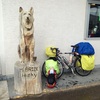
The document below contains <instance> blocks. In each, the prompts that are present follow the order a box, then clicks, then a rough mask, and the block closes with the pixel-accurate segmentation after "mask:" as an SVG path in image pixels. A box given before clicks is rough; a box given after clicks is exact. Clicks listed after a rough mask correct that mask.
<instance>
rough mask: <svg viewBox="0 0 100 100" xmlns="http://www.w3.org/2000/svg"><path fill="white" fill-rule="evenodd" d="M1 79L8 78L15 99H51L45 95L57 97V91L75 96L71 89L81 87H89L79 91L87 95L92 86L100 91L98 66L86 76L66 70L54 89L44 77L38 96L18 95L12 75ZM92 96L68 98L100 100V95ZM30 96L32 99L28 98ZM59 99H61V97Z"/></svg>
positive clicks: (60, 93) (9, 89)
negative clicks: (47, 83) (23, 96)
mask: <svg viewBox="0 0 100 100" xmlns="http://www.w3.org/2000/svg"><path fill="white" fill-rule="evenodd" d="M0 80H1V81H3V80H7V83H8V91H9V97H10V99H11V100H13V99H14V98H19V99H18V100H32V98H35V100H39V98H40V97H41V98H42V99H41V100H50V99H45V97H46V98H47V96H48V97H49V95H50V93H51V94H52V95H54V94H55V95H56V96H55V97H57V94H56V93H58V94H59V95H62V93H64V94H65V95H66V96H67V94H68V95H69V96H70V97H71V96H72V97H74V93H73V92H71V93H73V95H71V93H70V91H72V90H76V89H81V88H82V89H83V90H84V89H85V90H84V91H86V90H87V89H88V91H86V92H84V93H83V92H82V91H81V90H82V89H81V90H78V91H79V93H81V92H82V93H83V94H84V95H85V93H88V92H89V91H90V90H91V89H90V88H92V87H93V88H92V89H93V90H95V91H98V92H99V93H100V68H99V67H97V66H96V67H95V69H94V70H93V71H92V72H91V74H90V75H88V76H85V77H82V76H79V75H76V76H73V75H72V73H70V72H68V73H66V72H65V73H64V74H63V75H62V77H61V78H60V79H58V80H57V86H56V87H55V88H53V89H49V88H47V87H46V79H45V78H44V77H42V86H43V93H42V94H40V95H38V96H34V95H33V96H32V95H31V96H28V97H25V98H27V99H24V98H23V99H22V98H21V99H20V97H21V96H19V95H17V94H16V92H15V91H14V78H13V77H11V78H5V77H4V78H2V79H0ZM98 89H99V90H98ZM93 90H91V91H90V92H89V93H93ZM64 91H65V92H64ZM80 91H81V92H80ZM95 91H94V92H95ZM82 93H81V94H82ZM89 93H88V94H89ZM44 94H45V95H44ZM84 95H83V97H84ZM92 96H93V94H90V95H89V97H87V99H86V98H85V99H82V98H81V99H78V98H77V99H70V98H69V99H68V100H100V96H98V99H97V98H96V97H97V96H96V95H94V96H93V97H92ZM95 96H96V97H95ZM28 98H30V99H28ZM62 98H63V99H62V100H65V99H64V98H65V97H64V96H63V97H62ZM89 98H90V99H89ZM93 98H96V99H93ZM16 100H17V99H16ZM53 100H56V99H53ZM57 100H61V99H60V97H59V98H58V99H57Z"/></svg>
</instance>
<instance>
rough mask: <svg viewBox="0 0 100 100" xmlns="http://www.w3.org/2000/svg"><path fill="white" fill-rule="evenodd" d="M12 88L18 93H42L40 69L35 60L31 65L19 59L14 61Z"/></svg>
mask: <svg viewBox="0 0 100 100" xmlns="http://www.w3.org/2000/svg"><path fill="white" fill-rule="evenodd" d="M14 88H15V91H16V93H17V94H20V95H27V94H40V93H42V81H41V69H40V65H39V63H38V62H37V61H35V62H34V64H33V65H29V64H28V63H24V64H22V63H21V62H20V61H17V62H16V63H15V66H14Z"/></svg>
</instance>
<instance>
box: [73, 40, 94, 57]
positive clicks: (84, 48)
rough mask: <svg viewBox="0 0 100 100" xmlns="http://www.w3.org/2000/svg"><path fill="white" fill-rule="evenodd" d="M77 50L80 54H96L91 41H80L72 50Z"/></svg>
mask: <svg viewBox="0 0 100 100" xmlns="http://www.w3.org/2000/svg"><path fill="white" fill-rule="evenodd" d="M73 51H75V52H77V53H79V54H80V55H94V54H95V51H94V48H93V46H92V45H91V44H90V43H89V42H79V43H78V44H76V49H75V50H74V48H73V50H72V52H73Z"/></svg>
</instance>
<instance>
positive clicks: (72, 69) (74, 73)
mask: <svg viewBox="0 0 100 100" xmlns="http://www.w3.org/2000/svg"><path fill="white" fill-rule="evenodd" d="M71 71H72V74H73V75H74V76H75V75H76V74H75V72H74V70H73V68H71Z"/></svg>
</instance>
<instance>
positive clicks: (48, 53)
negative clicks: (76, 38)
mask: <svg viewBox="0 0 100 100" xmlns="http://www.w3.org/2000/svg"><path fill="white" fill-rule="evenodd" d="M51 48H55V47H54V46H50V47H47V48H46V55H47V56H48V57H55V56H56V50H55V49H54V50H53V52H52V50H51Z"/></svg>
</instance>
